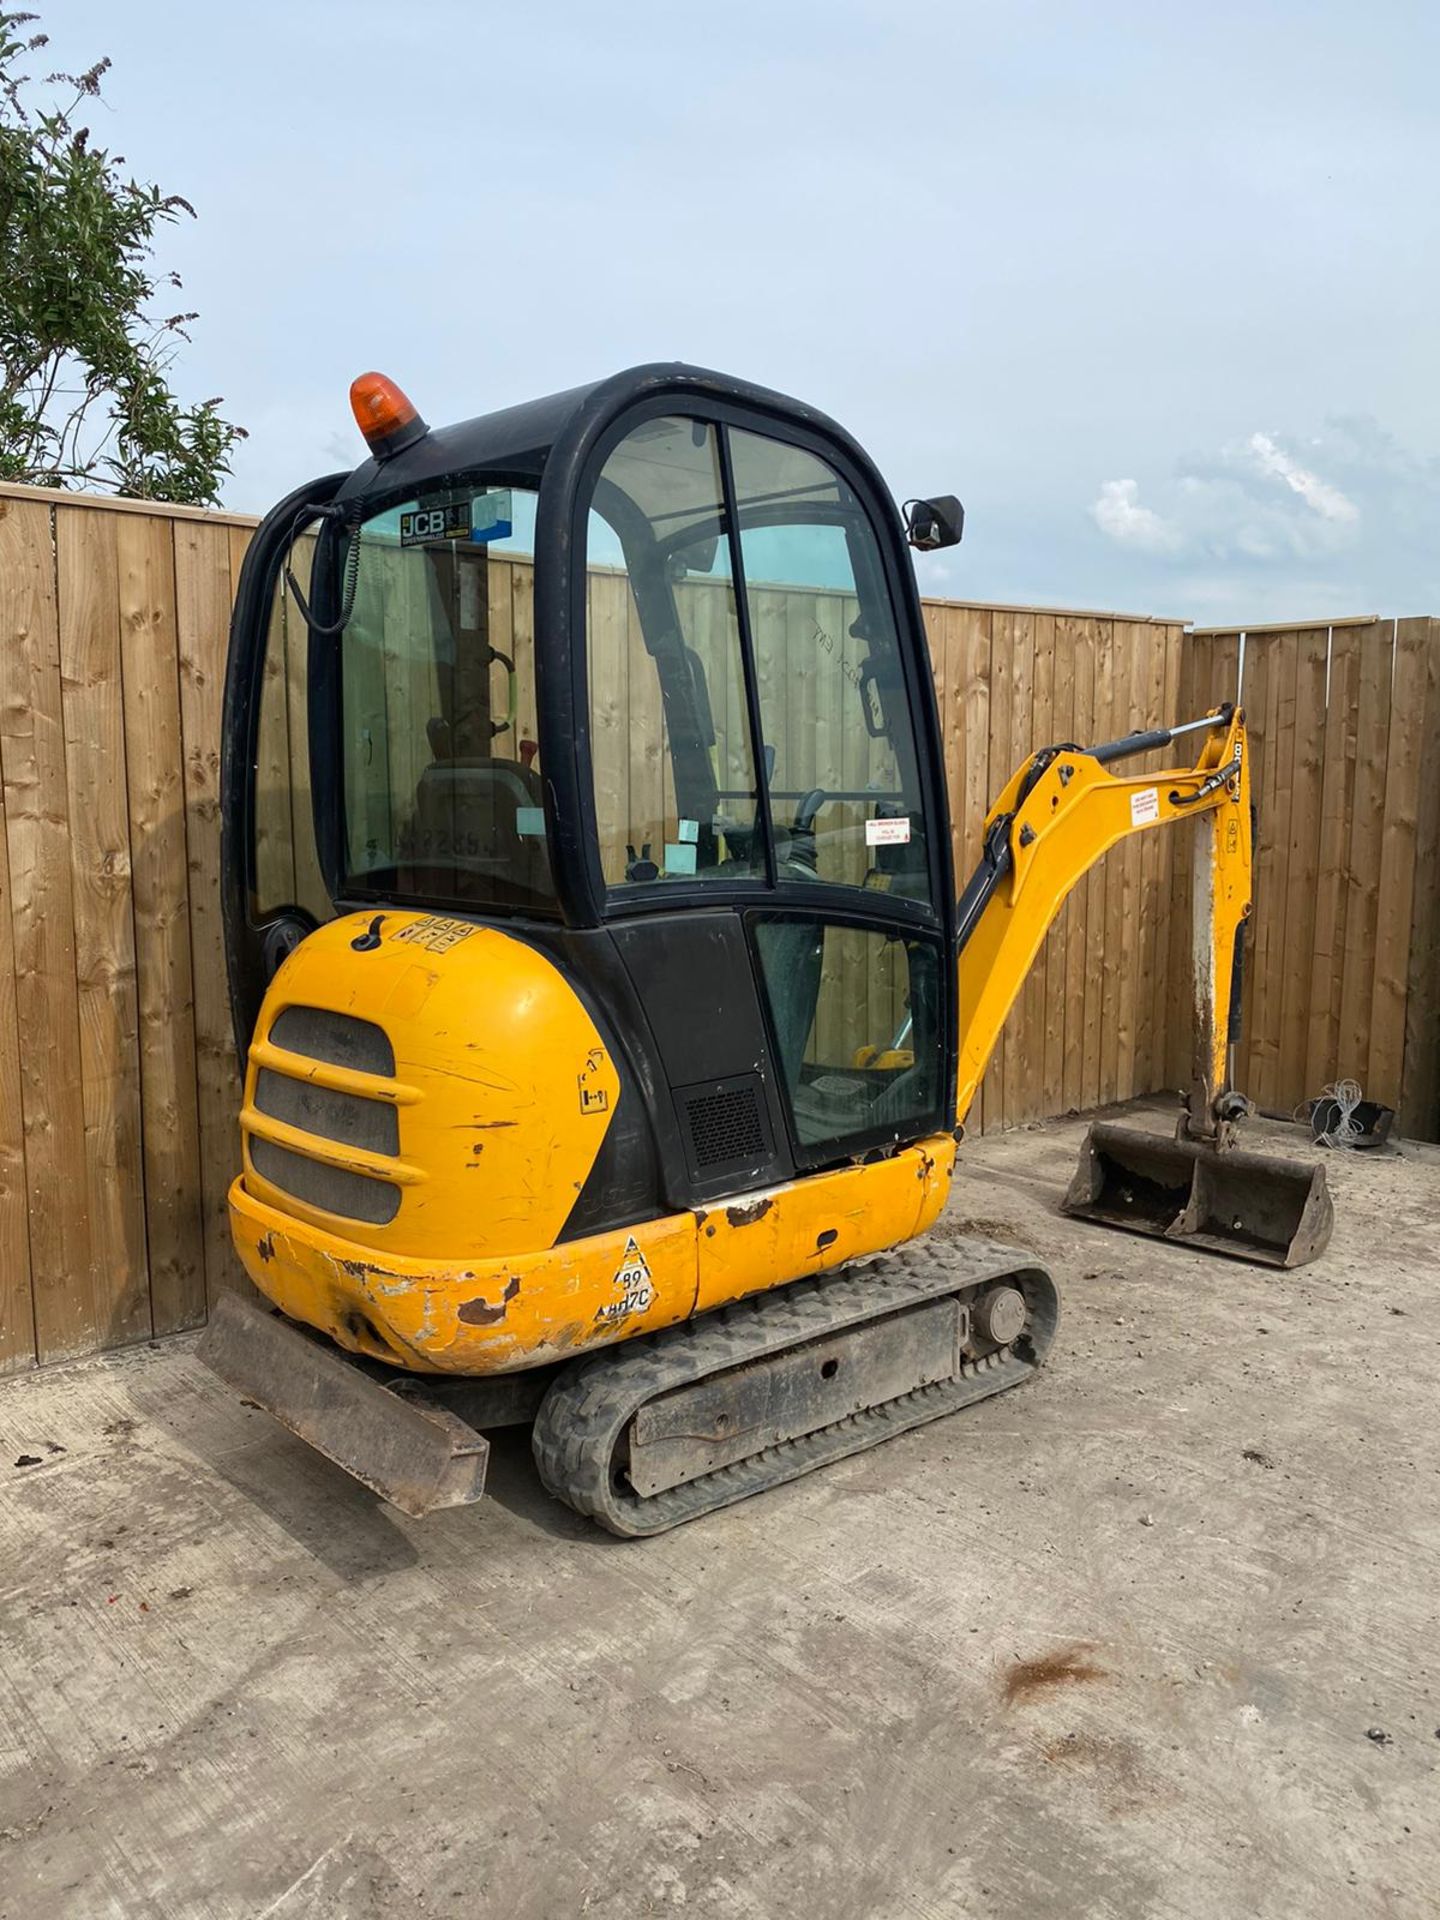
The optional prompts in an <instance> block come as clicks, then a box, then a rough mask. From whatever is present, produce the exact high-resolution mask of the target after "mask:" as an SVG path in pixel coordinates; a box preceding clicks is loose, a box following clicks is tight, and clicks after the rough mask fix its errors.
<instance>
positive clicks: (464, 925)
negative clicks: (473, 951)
mask: <svg viewBox="0 0 1440 1920" xmlns="http://www.w3.org/2000/svg"><path fill="white" fill-rule="evenodd" d="M479 931H480V929H479V928H478V927H472V926H471V924H470V922H469V921H468V920H447V919H445V918H444V917H443V915H441V914H428V915H427V916H426V918H425V919H423V920H412V921H410V923H409V924H408V926H403V927H397V928H396V930H395V932H394V933H392V934H391V936H390V938H391V939H392V940H408V941H409V943H410V945H411V946H412V947H423V948H424V949H425V951H426V952H427V953H448V952H449V951H450V949H451V948H452V947H458V946H459V944H460V942H461V941H462V940H468V939H469V938H470V936H471V934H472V933H478V932H479Z"/></svg>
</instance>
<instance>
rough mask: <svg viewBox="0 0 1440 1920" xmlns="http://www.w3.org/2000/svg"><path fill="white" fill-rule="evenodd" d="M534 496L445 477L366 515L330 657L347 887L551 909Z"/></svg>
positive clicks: (470, 903) (514, 907) (488, 904)
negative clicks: (333, 659) (337, 688)
mask: <svg viewBox="0 0 1440 1920" xmlns="http://www.w3.org/2000/svg"><path fill="white" fill-rule="evenodd" d="M534 526H535V495H534V494H533V493H530V492H527V491H525V490H523V489H520V488H511V487H508V486H500V485H487V484H485V482H484V481H483V480H468V481H467V480H463V479H462V480H456V481H454V482H452V483H448V484H447V485H446V486H444V487H443V488H441V489H439V490H437V491H436V492H434V493H433V494H428V495H426V496H425V497H423V498H419V499H415V500H407V501H405V502H403V503H401V504H400V505H399V506H395V507H391V508H389V509H387V510H386V511H385V512H383V513H379V514H376V515H374V516H373V517H372V518H370V519H369V520H367V521H365V522H364V524H363V525H362V526H361V528H360V530H359V535H358V539H359V553H358V556H357V570H356V574H355V590H354V604H353V608H352V610H351V613H350V617H349V620H348V622H347V623H346V625H345V628H344V632H343V634H342V636H341V638H340V639H339V641H338V642H337V643H336V644H338V645H339V647H340V649H341V707H342V734H341V737H342V757H343V778H344V796H345V862H346V881H345V887H346V891H347V892H350V893H353V894H358V895H360V896H362V897H363V896H365V895H367V894H371V895H378V896H383V897H386V898H392V897H398V898H402V899H404V898H406V897H413V898H414V899H416V900H417V901H426V902H439V903H445V902H453V903H455V904H457V905H466V906H473V907H479V908H493V909H499V910H511V911H515V910H520V911H523V910H526V909H531V910H538V911H542V912H543V911H546V910H549V909H550V908H551V907H552V903H553V897H554V888H553V884H552V881H551V872H550V855H549V847H548V843H547V839H546V828H545V813H544V800H543V788H542V784H541V777H540V767H539V764H538V757H539V748H538V744H537V741H538V734H537V731H536V714H535V626H534V611H533V609H534V571H535V569H534Z"/></svg>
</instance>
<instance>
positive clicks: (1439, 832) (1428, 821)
mask: <svg viewBox="0 0 1440 1920" xmlns="http://www.w3.org/2000/svg"><path fill="white" fill-rule="evenodd" d="M1426 627H1427V632H1426V636H1425V648H1424V653H1425V685H1424V689H1423V696H1422V697H1423V703H1424V707H1423V711H1424V718H1423V721H1422V724H1421V729H1420V738H1421V740H1422V741H1423V742H1425V743H1426V746H1427V747H1428V749H1429V751H1428V752H1424V753H1422V755H1421V759H1420V782H1419V790H1418V792H1417V795H1416V818H1415V867H1414V872H1415V890H1414V898H1413V903H1412V910H1411V921H1410V955H1409V964H1408V967H1407V979H1406V993H1405V1070H1404V1074H1403V1077H1402V1079H1401V1083H1400V1114H1399V1118H1400V1126H1401V1128H1402V1130H1403V1131H1404V1132H1406V1133H1408V1134H1412V1135H1414V1136H1415V1137H1417V1138H1419V1139H1422V1140H1435V1139H1440V752H1437V751H1436V747H1437V743H1440V620H1435V619H1431V620H1429V621H1427V622H1426Z"/></svg>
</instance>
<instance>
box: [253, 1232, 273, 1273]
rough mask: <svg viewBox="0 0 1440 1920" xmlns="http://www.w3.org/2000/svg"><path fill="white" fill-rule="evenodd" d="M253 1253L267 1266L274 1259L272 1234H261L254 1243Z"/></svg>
mask: <svg viewBox="0 0 1440 1920" xmlns="http://www.w3.org/2000/svg"><path fill="white" fill-rule="evenodd" d="M255 1251H256V1253H258V1254H259V1256H260V1258H261V1259H262V1260H263V1261H264V1262H265V1264H266V1265H267V1266H268V1265H269V1264H270V1262H271V1261H272V1260H273V1259H274V1258H275V1236H274V1234H273V1233H266V1234H262V1235H261V1236H260V1238H259V1239H258V1240H257V1241H256V1243H255Z"/></svg>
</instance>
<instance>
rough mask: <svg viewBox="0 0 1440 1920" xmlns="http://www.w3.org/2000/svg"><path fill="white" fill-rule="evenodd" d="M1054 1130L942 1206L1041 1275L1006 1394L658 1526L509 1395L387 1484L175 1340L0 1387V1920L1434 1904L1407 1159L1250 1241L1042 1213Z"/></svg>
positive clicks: (1002, 1148) (1431, 1260)
mask: <svg viewBox="0 0 1440 1920" xmlns="http://www.w3.org/2000/svg"><path fill="white" fill-rule="evenodd" d="M1147 1119H1148V1120H1149V1123H1150V1124H1154V1125H1157V1126H1158V1125H1161V1124H1163V1123H1162V1120H1161V1116H1160V1113H1159V1110H1158V1108H1153V1107H1152V1108H1151V1109H1150V1111H1149V1114H1148V1115H1147ZM1082 1131H1083V1128H1082V1124H1081V1123H1080V1122H1077V1121H1071V1122H1062V1123H1056V1124H1053V1125H1049V1126H1046V1127H1044V1128H1040V1129H1030V1130H1025V1131H1021V1132H1018V1133H1014V1134H1009V1135H1006V1136H1003V1137H1001V1138H996V1139H987V1140H982V1141H979V1142H976V1143H975V1144H974V1145H972V1146H967V1148H966V1149H965V1151H964V1153H963V1155H962V1172H961V1174H960V1177H959V1179H958V1181H957V1189H956V1193H955V1197H954V1201H953V1203H952V1207H951V1210H950V1214H949V1216H948V1218H947V1220H946V1221H945V1222H944V1223H942V1226H941V1227H940V1228H939V1229H937V1231H940V1232H947V1231H963V1230H964V1228H965V1226H966V1223H973V1225H974V1227H975V1228H976V1230H978V1231H981V1232H983V1233H985V1234H987V1235H991V1236H994V1237H998V1238H1006V1239H1010V1240H1013V1241H1016V1242H1018V1243H1020V1244H1023V1245H1026V1246H1030V1247H1034V1248H1036V1249H1039V1250H1040V1251H1042V1252H1043V1253H1044V1254H1045V1255H1046V1256H1047V1257H1048V1259H1049V1260H1050V1262H1051V1263H1052V1265H1053V1268H1054V1270H1055V1272H1056V1274H1057V1275H1058V1276H1059V1278H1060V1280H1061V1284H1062V1288H1063V1289H1064V1295H1065V1317H1064V1319H1063V1321H1062V1326H1061V1331H1060V1335H1059V1338H1058V1340H1057V1342H1056V1347H1055V1351H1054V1354H1053V1357H1052V1360H1051V1363H1050V1365H1049V1367H1048V1369H1047V1370H1046V1372H1045V1374H1044V1375H1043V1376H1042V1377H1041V1378H1040V1379H1039V1380H1038V1381H1037V1382H1036V1383H1035V1384H1034V1385H1032V1386H1029V1387H1026V1388H1025V1389H1023V1390H1022V1391H1020V1392H1018V1393H1015V1394H1013V1395H1010V1396H1008V1397H1005V1398H1002V1399H999V1400H995V1401H991V1402H989V1403H988V1404H986V1405H983V1406H981V1407H979V1408H976V1409H973V1410H972V1411H970V1412H968V1413H963V1414H961V1415H959V1416H958V1417H956V1418H955V1419H953V1420H951V1421H949V1422H942V1423H941V1424H939V1425H937V1426H934V1427H930V1428H927V1429H923V1430H921V1431H920V1432H918V1433H915V1434H912V1435H909V1436H908V1437H906V1438H903V1439H900V1440H896V1441H893V1442H891V1443H890V1444H889V1445H887V1446H885V1447H882V1448H880V1449H878V1450H877V1451H875V1452H873V1453H870V1454H867V1455H864V1456H862V1457H860V1458H857V1459H853V1460H849V1461H847V1462H844V1463H843V1464H841V1465H839V1466H836V1467H832V1468H829V1469H827V1470H826V1471H824V1472H822V1473H819V1474H817V1475H814V1476H812V1477H811V1478H810V1479H809V1480H805V1481H801V1482H800V1483H798V1484H797V1485H795V1486H791V1487H788V1488H785V1489H782V1490H780V1491H778V1492H776V1493H772V1494H770V1495H767V1496H765V1497H764V1498H762V1499H759V1500H755V1501H752V1502H750V1503H749V1504H748V1505H746V1506H743V1507H741V1508H738V1509H732V1510H731V1511H729V1512H727V1513H723V1514H720V1515H718V1516H716V1517H714V1518H712V1519H709V1520H706V1521H702V1522H700V1523H699V1524H697V1525H694V1526H690V1527H685V1528H681V1529H680V1530H679V1531H678V1532H677V1533H674V1534H671V1535H669V1536H668V1537H666V1538H663V1539H660V1540H656V1541H650V1542H640V1543H622V1542H619V1541H615V1540H611V1539H609V1538H607V1537H605V1536H602V1535H600V1534H598V1533H596V1532H593V1531H591V1530H590V1529H589V1528H588V1527H587V1526H586V1525H584V1524H583V1523H581V1522H580V1521H579V1520H578V1519H576V1518H575V1517H574V1516H572V1515H570V1514H569V1513H568V1512H566V1511H565V1510H563V1509H561V1508H559V1507H556V1506H554V1505H553V1504H551V1503H550V1502H549V1501H548V1500H547V1499H546V1498H545V1496H544V1495H543V1494H542V1493H541V1492H540V1490H539V1488H538V1486H537V1484H536V1482H535V1480H534V1477H533V1474H532V1471H531V1467H530V1462H529V1456H528V1448H527V1444H526V1441H525V1438H524V1436H523V1435H520V1434H515V1433H511V1434H509V1435H507V1436H503V1437H502V1438H501V1439H500V1441H499V1444H498V1446H497V1449H496V1455H495V1458H494V1461H493V1465H492V1484H493V1489H494V1492H495V1495H496V1497H495V1498H494V1499H493V1500H488V1501H486V1502H485V1503H484V1504H483V1505H482V1506H481V1507H479V1508H474V1509H470V1510H468V1511H463V1510H462V1511H455V1512H451V1513H448V1514H442V1515H439V1516H436V1517H433V1518H431V1519H429V1520H424V1521H418V1522H412V1521H408V1520H406V1519H404V1518H403V1517H402V1516H401V1515H399V1514H398V1513H395V1512H393V1511H391V1510H389V1509H387V1508H385V1507H382V1506H380V1505H378V1504H377V1503H376V1501H375V1500H374V1499H373V1498H372V1497H371V1496H370V1495H369V1494H367V1493H365V1492H364V1491H362V1490H361V1489H360V1488H359V1487H358V1486H357V1485H355V1484H353V1483H352V1482H350V1481H349V1480H347V1479H346V1478H345V1477H344V1476H343V1475H341V1474H340V1473H339V1472H338V1471H336V1470H335V1469H333V1468H332V1467H330V1466H328V1465H327V1464H326V1463H325V1462H324V1461H323V1460H320V1459H319V1458H317V1457H315V1456H314V1455H312V1454H310V1453H309V1452H308V1451H307V1450H306V1449H305V1448H304V1447H303V1446H301V1445H300V1443H299V1442H297V1441H295V1440H293V1439H292V1438H290V1437H289V1435H287V1434H286V1433H284V1432H283V1431H281V1430H280V1429H279V1428H277V1427H276V1426H275V1425H274V1424H273V1423H272V1422H271V1421H270V1420H269V1419H268V1418H267V1417H266V1416H265V1415H263V1414H261V1413H258V1412H254V1411H248V1410H247V1409H246V1408H245V1407H244V1406H242V1405H241V1404H239V1403H238V1401H237V1400H236V1399H235V1398H234V1397H233V1396H232V1395H231V1394H230V1393H228V1392H227V1391H226V1390H225V1389H223V1388H222V1387H221V1386H219V1384H218V1383H217V1382H216V1381H215V1380H214V1379H212V1378H211V1377H210V1376H209V1375H208V1374H207V1373H206V1372H205V1371H204V1370H203V1369H202V1368H201V1367H200V1366H199V1365H198V1364H197V1363H196V1361H195V1359H194V1357H193V1351H192V1343H191V1342H190V1341H188V1340H176V1341H171V1342H168V1343H166V1344H164V1345H162V1346H159V1347H155V1348H150V1349H146V1350H141V1351H138V1352H131V1353H127V1354H124V1355H121V1356H119V1357H111V1358H107V1359H102V1360H96V1361H92V1362H87V1363H84V1364H82V1365H79V1366H74V1367H70V1368H67V1369H63V1370H53V1371H47V1372H44V1373H41V1374H38V1375H33V1376H29V1377H26V1378H23V1379H21V1380H19V1381H18V1382H15V1383H13V1384H10V1385H7V1386H5V1387H4V1388H3V1389H0V1442H3V1451H0V1553H3V1559H0V1652H3V1667H0V1915H3V1916H4V1917H5V1920H50V1917H51V1916H67V1917H68V1916H77V1917H78V1920H108V1917H109V1916H118V1917H123V1920H132V1917H133V1916H140V1915H145V1916H150V1915H159V1916H186V1917H187V1920H188V1916H191V1915H206V1916H214V1917H215V1920H230V1916H237V1917H243V1920H261V1916H264V1917H265V1920H301V1916H306V1917H307V1920H322V1917H323V1920H332V1917H334V1916H340V1917H341V1920H361V1917H362V1916H371V1915H390V1914H399V1915H405V1916H417V1915H459V1916H468V1915H471V1914H478V1915H490V1914H495V1915H503V1916H505V1917H506V1920H531V1917H532V1916H533V1917H534V1920H550V1917H551V1916H568V1915H572V1914H573V1915H593V1916H615V1920H631V1916H637V1915H642V1914H651V1913H662V1914H669V1913H674V1912H678V1911H680V1910H682V1909H683V1910H685V1911H688V1912H689V1913H693V1914H702V1915H716V1916H746V1917H747V1920H785V1917H788V1916H796V1917H797V1920H801V1917H803V1920H826V1917H827V1916H844V1917H845V1920H850V1916H871V1915H876V1916H892V1915H893V1916H906V1917H907V1920H909V1917H911V1916H913V1917H914V1920H920V1916H926V1917H927V1920H928V1917H930V1916H942V1915H944V1916H949V1915H968V1916H985V1917H986V1920H990V1917H991V1916H994V1917H995V1920H1050V1917H1051V1916H1054V1920H1061V1917H1062V1916H1063V1920H1077V1916H1087V1917H1088V1916H1123V1917H1124V1920H1133V1917H1135V1916H1146V1917H1147V1920H1148V1917H1149V1916H1162V1915H1163V1916H1176V1917H1178V1916H1199V1915H1207V1916H1232V1915H1244V1916H1247V1917H1256V1920H1258V1917H1260V1916H1264V1917H1266V1920H1268V1917H1269V1916H1275V1917H1276V1920H1281V1917H1282V1916H1283V1920H1297V1917H1298V1916H1306V1920H1311V1917H1323V1916H1329V1915H1344V1916H1351V1915H1370V1914H1374V1915H1384V1916H1387V1920H1400V1917H1401V1916H1410V1915H1415V1916H1419V1915H1433V1914H1434V1913H1435V1912H1436V1911H1437V1905H1440V1891H1437V1883H1440V1822H1437V1808H1440V1798H1437V1788H1440V1778H1437V1775H1440V1691H1437V1674H1436V1661H1437V1637H1436V1624H1437V1623H1436V1613H1437V1600H1440V1566H1437V1554H1440V1504H1437V1499H1436V1494H1437V1490H1440V1489H1437V1468H1440V1419H1437V1392H1436V1373H1437V1365H1436V1363H1437V1358H1440V1351H1437V1349H1440V1297H1437V1292H1440V1150H1437V1149H1433V1148H1410V1147H1405V1148H1403V1149H1402V1150H1401V1151H1400V1152H1399V1153H1392V1154H1389V1155H1387V1156H1385V1157H1383V1158H1369V1159H1367V1158H1365V1157H1363V1156H1359V1155H1348V1156H1343V1157H1342V1156H1340V1155H1329V1156H1327V1166H1328V1168H1329V1171H1330V1174H1331V1180H1332V1185H1333V1189H1334V1193H1335V1203H1336V1213H1337V1217H1338V1222H1339V1224H1338V1226H1337V1229H1336V1233H1335V1239H1334V1242H1333V1244H1332V1246H1331V1249H1330V1251H1329V1252H1328V1253H1327V1254H1326V1256H1325V1257H1324V1258H1323V1259H1322V1260H1321V1261H1320V1262H1319V1263H1318V1264H1317V1265H1315V1266H1313V1267H1311V1268H1308V1269H1306V1270H1305V1271H1303V1272H1301V1273H1299V1274H1296V1275H1289V1276H1281V1275H1276V1274H1273V1273H1267V1272H1265V1271H1262V1270H1259V1269H1255V1268H1250V1267H1245V1266H1241V1265H1238V1264H1235V1263H1233V1262H1229V1261H1224V1260H1217V1259H1213V1258H1205V1257H1203V1256H1200V1255H1197V1254H1193V1253H1185V1252H1182V1251H1178V1250H1176V1249H1174V1248H1168V1247H1165V1246H1162V1245H1158V1244H1156V1243H1154V1242H1152V1241H1146V1240H1141V1239H1134V1238H1131V1237H1129V1236H1126V1235H1123V1234H1115V1233H1107V1232H1105V1231H1103V1230H1100V1229H1096V1228H1093V1227H1082V1226H1078V1225H1074V1224H1072V1223H1069V1222H1067V1221H1065V1220H1063V1219H1061V1218H1060V1217H1059V1215H1058V1214H1057V1211H1056V1201H1057V1198H1058V1196H1059V1195H1060V1193H1061V1192H1062V1190H1063V1188H1064V1186H1065V1184H1066V1181H1067V1178H1068V1175H1069V1172H1070V1168H1071V1164H1072V1161H1073V1159H1074V1154H1075V1149H1076V1146H1077V1144H1078V1141H1079V1139H1080V1136H1081V1133H1082ZM1266 1131H1267V1133H1268V1136H1269V1138H1270V1140H1271V1141H1272V1143H1275V1144H1283V1145H1284V1146H1285V1147H1286V1148H1287V1149H1288V1150H1290V1151H1300V1152H1308V1151H1310V1149H1309V1148H1308V1147H1305V1146H1300V1145H1298V1144H1297V1143H1298V1142H1299V1141H1300V1135H1299V1134H1298V1133H1296V1132H1294V1131H1293V1130H1286V1129H1282V1128H1276V1129H1268V1130H1266ZM23 1456H36V1457H37V1458H38V1464H35V1465H31V1466H24V1467H21V1466H18V1465H16V1464H14V1463H15V1462H16V1461H18V1460H19V1459H20V1458H21V1457H23Z"/></svg>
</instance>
